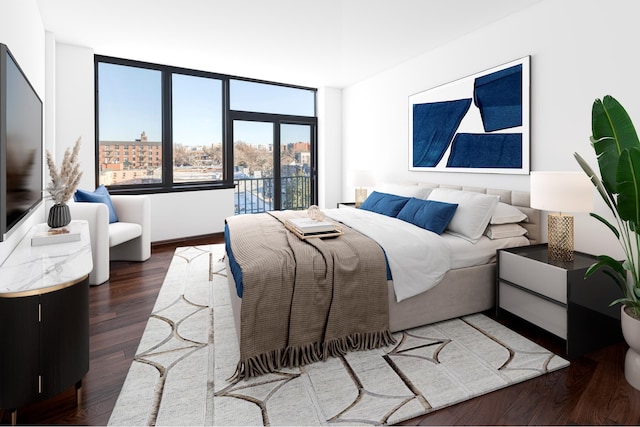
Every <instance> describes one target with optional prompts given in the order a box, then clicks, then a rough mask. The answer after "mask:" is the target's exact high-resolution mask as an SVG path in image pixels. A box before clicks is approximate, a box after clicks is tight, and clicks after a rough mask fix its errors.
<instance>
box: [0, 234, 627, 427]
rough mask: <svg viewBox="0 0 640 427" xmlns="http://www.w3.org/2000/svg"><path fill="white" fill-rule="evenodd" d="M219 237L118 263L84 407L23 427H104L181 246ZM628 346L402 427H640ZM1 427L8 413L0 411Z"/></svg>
mask: <svg viewBox="0 0 640 427" xmlns="http://www.w3.org/2000/svg"><path fill="white" fill-rule="evenodd" d="M221 242H222V236H221V235H215V236H209V237H203V238H199V239H191V240H188V241H179V242H173V243H170V244H163V245H154V247H153V248H152V256H151V259H150V260H149V261H146V262H143V263H131V262H112V263H111V278H110V280H109V282H108V283H106V284H104V285H101V286H97V287H92V288H91V290H90V324H91V327H90V333H91V338H90V348H91V364H90V369H89V372H88V373H87V375H86V376H85V378H84V387H83V392H82V393H83V401H82V403H81V404H80V405H79V406H77V407H76V405H75V399H74V391H73V389H69V390H67V391H66V392H64V393H61V394H60V395H58V396H56V397H54V398H52V399H49V400H46V401H44V402H39V403H37V404H33V405H31V406H29V407H26V408H21V409H20V410H19V411H18V423H19V424H26V425H34V424H64V425H106V423H107V422H108V421H109V416H110V414H111V410H112V409H113V406H114V405H115V402H116V399H117V397H118V394H119V392H120V389H121V387H122V384H123V382H124V379H125V377H126V375H127V372H128V369H129V366H130V364H131V361H132V359H133V356H134V353H135V351H136V349H137V347H138V343H139V341H140V337H141V335H142V332H143V331H144V327H145V325H146V323H147V319H148V317H149V314H150V313H151V310H152V308H153V305H154V303H155V300H156V296H157V294H158V291H159V290H160V286H161V285H162V282H163V280H164V276H165V274H166V272H167V268H168V266H169V262H170V260H171V257H172V255H173V252H174V250H175V248H176V247H177V246H188V245H203V244H209V243H221ZM487 314H489V315H492V314H491V313H487ZM499 321H500V322H502V323H504V324H506V325H507V326H509V327H511V328H512V329H514V330H516V331H518V332H519V333H521V334H523V335H525V336H527V337H529V338H530V339H532V340H533V341H536V342H537V343H539V344H541V345H543V346H545V347H546V348H548V349H550V350H551V351H554V352H556V353H558V354H561V355H562V354H563V351H564V348H563V342H562V341H561V340H559V339H557V338H554V337H553V336H552V335H550V334H547V333H545V332H543V331H540V330H539V329H537V328H535V327H532V326H530V325H528V324H526V323H525V322H522V321H519V320H517V319H515V318H512V317H507V316H501V317H500V319H499ZM626 350H627V347H626V344H624V343H620V344H616V345H612V346H609V347H606V348H604V349H602V350H600V351H597V352H594V353H591V354H589V355H587V356H584V357H580V358H577V359H573V360H572V361H571V366H570V367H569V368H567V369H562V370H560V371H557V372H553V373H551V374H548V375H543V376H542V377H538V378H536V379H533V380H529V381H526V382H523V383H521V384H517V385H514V386H511V387H507V388H505V389H502V390H498V391H495V392H493V393H489V394H487V395H484V396H481V397H478V398H476V399H472V400H469V401H466V402H463V403H460V404H458V405H454V406H451V407H449V408H445V409H442V410H439V411H436V412H434V413H432V414H429V415H425V416H423V417H418V418H415V419H412V420H409V421H407V422H404V423H402V424H403V425H499V424H503V425H569V424H577V425H602V424H607V425H613V424H624V425H639V424H640V391H638V390H635V389H633V388H632V387H631V386H629V385H628V384H627V382H626V381H625V379H624V372H623V371H624V355H625V352H626ZM0 421H1V422H2V423H3V424H7V423H9V422H10V419H9V414H8V413H6V411H5V412H0Z"/></svg>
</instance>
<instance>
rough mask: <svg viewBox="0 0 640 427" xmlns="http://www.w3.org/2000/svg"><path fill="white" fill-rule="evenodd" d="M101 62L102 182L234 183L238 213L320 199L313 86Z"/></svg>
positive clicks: (129, 189)
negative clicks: (298, 85)
mask: <svg viewBox="0 0 640 427" xmlns="http://www.w3.org/2000/svg"><path fill="white" fill-rule="evenodd" d="M95 70H96V71H95V73H96V85H95V86H96V141H97V144H96V145H97V147H96V163H97V165H96V168H97V171H98V174H97V175H98V177H97V181H98V182H97V184H98V185H99V184H104V185H106V186H108V187H109V191H110V192H112V193H114V194H118V193H145V192H146V193H150V192H168V191H183V190H199V189H214V188H231V187H235V189H236V212H237V213H240V212H261V211H265V210H271V209H285V208H286V209H290V208H293V209H302V208H306V207H307V206H309V205H310V204H313V203H316V200H317V196H316V193H317V192H316V189H315V184H314V183H315V181H316V179H315V178H316V169H317V168H316V167H315V164H316V160H315V158H316V154H315V153H316V126H317V118H316V117H315V95H316V90H315V89H312V88H304V87H297V86H291V85H284V84H280V83H271V82H264V81H257V80H251V79H243V78H239V77H233V76H227V75H223V74H216V73H211V72H203V71H196V70H188V69H183V68H178V67H171V66H165V65H159V64H150V63H144V62H138V61H131V60H126V59H119V58H112V57H105V56H100V55H96V56H95ZM275 189H278V190H277V191H276V190H275ZM240 199H242V201H240V202H239V200H240ZM240 205H243V207H242V208H241V207H240Z"/></svg>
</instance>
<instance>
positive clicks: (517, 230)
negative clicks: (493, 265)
mask: <svg viewBox="0 0 640 427" xmlns="http://www.w3.org/2000/svg"><path fill="white" fill-rule="evenodd" d="M525 234H527V229H526V228H524V227H522V226H521V225H518V224H513V223H512V224H489V225H488V226H487V230H486V231H485V232H484V235H485V236H487V237H488V238H490V239H491V240H494V239H505V238H507V237H519V236H524V235H525Z"/></svg>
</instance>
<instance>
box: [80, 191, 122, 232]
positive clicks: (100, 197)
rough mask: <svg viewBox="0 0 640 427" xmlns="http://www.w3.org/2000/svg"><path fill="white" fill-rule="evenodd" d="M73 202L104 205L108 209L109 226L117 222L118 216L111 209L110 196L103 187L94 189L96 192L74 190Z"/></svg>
mask: <svg viewBox="0 0 640 427" xmlns="http://www.w3.org/2000/svg"><path fill="white" fill-rule="evenodd" d="M73 200H75V201H76V202H89V203H104V204H105V205H107V207H108V208H109V224H111V223H114V222H118V215H117V214H116V211H115V209H113V203H111V196H110V195H109V192H108V191H107V187H105V186H104V185H101V186H100V187H98V188H96V191H86V190H76V192H75V194H74V195H73Z"/></svg>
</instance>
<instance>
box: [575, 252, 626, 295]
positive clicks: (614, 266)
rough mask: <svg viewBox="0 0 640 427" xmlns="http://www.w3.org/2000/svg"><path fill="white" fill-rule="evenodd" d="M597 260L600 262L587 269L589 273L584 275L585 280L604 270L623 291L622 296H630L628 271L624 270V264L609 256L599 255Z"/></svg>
mask: <svg viewBox="0 0 640 427" xmlns="http://www.w3.org/2000/svg"><path fill="white" fill-rule="evenodd" d="M597 259H598V262H596V263H595V264H592V265H591V266H590V267H589V268H587V271H586V272H585V273H584V278H585V279H588V278H589V277H590V276H591V275H592V274H594V273H595V272H596V271H599V270H602V272H603V273H604V274H606V275H607V276H609V277H611V278H612V279H613V281H614V282H615V284H616V285H617V286H618V288H620V290H621V291H622V294H623V295H627V296H628V294H629V288H628V287H627V271H626V269H625V268H624V264H623V263H622V262H620V261H618V260H616V259H613V258H611V257H610V256H608V255H599V256H598V257H597ZM606 267H609V268H606Z"/></svg>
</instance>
